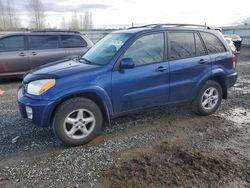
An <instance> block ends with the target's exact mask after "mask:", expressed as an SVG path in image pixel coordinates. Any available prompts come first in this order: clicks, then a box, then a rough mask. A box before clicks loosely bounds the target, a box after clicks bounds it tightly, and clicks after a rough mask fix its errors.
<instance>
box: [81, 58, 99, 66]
mask: <svg viewBox="0 0 250 188" xmlns="http://www.w3.org/2000/svg"><path fill="white" fill-rule="evenodd" d="M81 60H84V61H85V64H88V65H102V64H99V63H94V62H92V61H90V60H88V59H86V58H84V57H82V58H80V60H79V61H80V62H81Z"/></svg>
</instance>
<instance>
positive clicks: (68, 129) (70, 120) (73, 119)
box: [52, 97, 103, 146]
mask: <svg viewBox="0 0 250 188" xmlns="http://www.w3.org/2000/svg"><path fill="white" fill-rule="evenodd" d="M102 124H103V116H102V112H101V110H100V108H99V107H98V106H97V104H96V103H94V102H93V101H91V100H89V99H87V98H79V97H78V98H72V99H69V100H67V101H65V102H63V103H62V104H61V105H60V106H59V107H58V109H57V110H56V112H55V115H54V119H53V125H52V126H53V130H54V133H55V135H56V136H57V137H58V138H59V140H61V141H62V142H63V143H64V144H65V145H68V146H78V145H82V144H86V143H88V142H90V141H91V140H93V139H94V138H95V137H96V136H97V135H98V134H99V132H100V131H101V129H102Z"/></svg>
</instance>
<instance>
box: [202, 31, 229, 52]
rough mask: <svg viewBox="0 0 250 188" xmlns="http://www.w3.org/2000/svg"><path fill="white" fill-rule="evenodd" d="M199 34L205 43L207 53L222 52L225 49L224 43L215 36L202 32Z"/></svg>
mask: <svg viewBox="0 0 250 188" xmlns="http://www.w3.org/2000/svg"><path fill="white" fill-rule="evenodd" d="M200 34H201V37H202V38H203V40H204V42H205V44H206V47H207V50H208V53H210V54H215V53H222V52H225V51H226V49H225V47H224V45H223V44H222V42H221V41H220V40H219V39H218V38H217V37H216V36H214V35H212V34H210V33H204V32H201V33H200Z"/></svg>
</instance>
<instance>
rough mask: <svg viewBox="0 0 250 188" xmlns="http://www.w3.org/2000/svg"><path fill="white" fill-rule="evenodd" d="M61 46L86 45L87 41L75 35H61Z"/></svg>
mask: <svg viewBox="0 0 250 188" xmlns="http://www.w3.org/2000/svg"><path fill="white" fill-rule="evenodd" d="M61 40H62V46H63V47H64V48H77V47H86V46H87V42H86V41H85V40H84V39H83V38H82V37H80V36H77V35H61Z"/></svg>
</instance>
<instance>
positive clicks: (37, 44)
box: [29, 35, 59, 50]
mask: <svg viewBox="0 0 250 188" xmlns="http://www.w3.org/2000/svg"><path fill="white" fill-rule="evenodd" d="M56 48H59V40H58V36H57V35H33V36H29V49H31V50H43V49H56Z"/></svg>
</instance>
